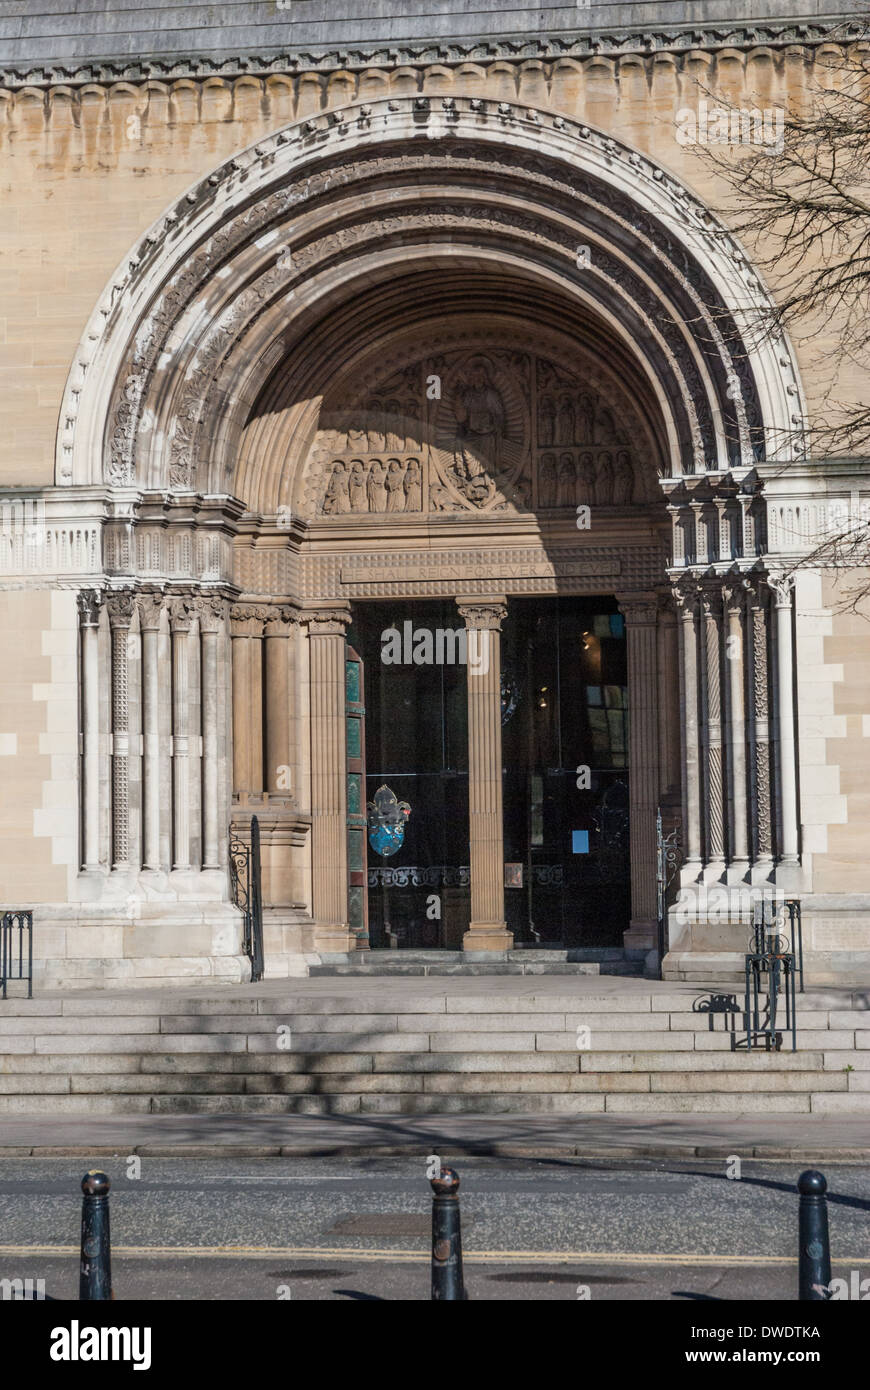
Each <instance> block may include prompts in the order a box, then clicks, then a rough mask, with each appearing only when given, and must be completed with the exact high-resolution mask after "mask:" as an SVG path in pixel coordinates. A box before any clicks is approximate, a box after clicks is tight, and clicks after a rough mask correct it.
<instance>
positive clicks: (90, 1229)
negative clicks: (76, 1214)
mask: <svg viewBox="0 0 870 1390" xmlns="http://www.w3.org/2000/svg"><path fill="white" fill-rule="evenodd" d="M110 1187H111V1183H110V1182H109V1179H108V1178H107V1176H106V1174H105V1173H100V1172H97V1170H96V1169H93V1170H92V1171H91V1172H90V1173H85V1175H84V1177H83V1178H82V1192H83V1193H84V1197H83V1198H82V1256H81V1265H80V1267H79V1300H80V1301H81V1302H82V1303H86V1302H92V1301H94V1300H97V1299H110V1298H113V1297H114V1295H113V1293H112V1251H111V1243H110V1240H109V1188H110Z"/></svg>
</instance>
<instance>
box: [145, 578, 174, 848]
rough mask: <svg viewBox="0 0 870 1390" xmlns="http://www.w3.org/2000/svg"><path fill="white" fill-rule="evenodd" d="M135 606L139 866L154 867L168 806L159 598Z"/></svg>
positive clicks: (146, 598)
mask: <svg viewBox="0 0 870 1390" xmlns="http://www.w3.org/2000/svg"><path fill="white" fill-rule="evenodd" d="M138 607H139V629H140V632H141V634H142V803H143V804H142V831H143V834H142V867H143V869H152V870H157V869H160V868H161V867H162V866H163V865H164V863H166V861H165V860H164V858H163V855H162V853H161V850H162V844H161V841H162V838H163V836H162V831H161V820H162V818H163V816H164V814H165V812H166V810H167V809H168V808H167V807H164V806H163V804H162V803H163V798H162V795H161V790H162V788H161V782H162V777H161V762H162V758H163V748H162V747H161V743H162V738H161V733H162V731H161V700H160V694H161V684H162V682H161V679H160V676H161V663H160V650H159V635H160V620H161V616H162V613H163V598H162V596H161V595H157V594H146V595H145V596H144V597H142V598H140V599H139V600H138ZM167 858H168V856H167ZM166 867H167V868H168V863H166Z"/></svg>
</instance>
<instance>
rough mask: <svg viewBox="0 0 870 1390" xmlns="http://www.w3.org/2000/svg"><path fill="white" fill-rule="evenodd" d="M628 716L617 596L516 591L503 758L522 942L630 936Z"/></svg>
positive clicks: (571, 942) (506, 633) (505, 646)
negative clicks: (529, 595)
mask: <svg viewBox="0 0 870 1390" xmlns="http://www.w3.org/2000/svg"><path fill="white" fill-rule="evenodd" d="M628 717H629V712H628V677H627V668H626V642H625V624H624V621H623V618H622V616H621V615H620V614H619V612H618V611H617V605H616V601H615V600H614V599H606V598H603V599H587V598H573V597H571V598H569V597H565V598H551V599H550V598H548V599H540V598H534V599H515V598H511V599H510V600H509V603H508V616H507V619H506V620H505V622H504V623H503V636H502V762H503V765H504V769H505V771H504V837H505V844H504V857H505V915H506V918H507V925H508V928H509V930H510V931H512V932H513V933H514V942H515V944H517V945H520V944H523V943H525V944H528V945H539V946H546V945H553V946H565V947H571V946H621V945H622V933H623V931H624V930H625V929H626V928H627V927H628V925H629V919H630V877H629V857H628V851H629V845H628Z"/></svg>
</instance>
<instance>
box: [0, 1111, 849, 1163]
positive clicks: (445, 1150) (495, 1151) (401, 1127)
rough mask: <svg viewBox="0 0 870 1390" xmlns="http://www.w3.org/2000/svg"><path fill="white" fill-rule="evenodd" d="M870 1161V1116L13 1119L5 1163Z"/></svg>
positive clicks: (3, 1148)
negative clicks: (133, 1158) (124, 1159)
mask: <svg viewBox="0 0 870 1390" xmlns="http://www.w3.org/2000/svg"><path fill="white" fill-rule="evenodd" d="M436 1151H437V1152H438V1153H440V1154H441V1155H442V1157H447V1158H456V1157H460V1156H464V1155H479V1156H484V1155H488V1156H492V1157H505V1158H510V1157H529V1158H534V1157H537V1158H546V1157H551V1156H552V1157H560V1156H563V1157H577V1158H625V1159H628V1158H724V1157H727V1156H728V1155H730V1154H735V1155H737V1156H738V1157H741V1158H763V1159H768V1160H774V1159H776V1160H780V1159H781V1160H794V1161H795V1162H799V1163H802V1164H803V1165H804V1166H806V1165H807V1164H810V1163H824V1162H831V1161H834V1160H837V1161H844V1162H850V1161H851V1162H859V1161H860V1162H866V1161H867V1160H868V1159H870V1117H868V1116H866V1115H857V1116H851V1115H849V1116H846V1115H758V1114H741V1113H740V1112H739V1111H735V1112H734V1113H733V1114H722V1113H717V1114H715V1115H704V1114H697V1113H696V1114H655V1115H613V1114H612V1115H604V1114H593V1115H534V1114H528V1115H449V1116H438V1115H420V1116H406V1115H395V1116H393V1115H383V1116H378V1115H119V1116H110V1115H109V1116H104V1115H101V1116H99V1117H95V1118H93V1119H90V1118H88V1117H87V1116H57V1117H53V1116H50V1115H38V1116H33V1117H30V1116H27V1115H8V1116H4V1117H3V1118H2V1120H0V1158H15V1157H51V1156H54V1155H57V1156H60V1155H70V1156H81V1157H90V1158H100V1157H107V1156H111V1155H128V1154H130V1155H136V1154H138V1155H141V1156H143V1157H145V1156H148V1157H154V1158H156V1157H167V1158H172V1157H175V1158H183V1157H191V1158H196V1157H198V1158H208V1157H214V1158H231V1157H235V1158H274V1157H282V1156H283V1157H296V1158H304V1157H311V1158H323V1157H340V1156H354V1157H357V1158H362V1157H365V1156H367V1155H379V1156H389V1155H393V1156H403V1155H408V1156H412V1155H413V1156H419V1155H420V1154H429V1153H433V1152H436Z"/></svg>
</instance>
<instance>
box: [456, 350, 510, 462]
mask: <svg viewBox="0 0 870 1390" xmlns="http://www.w3.org/2000/svg"><path fill="white" fill-rule="evenodd" d="M453 410H454V415H455V417H456V443H455V446H454V459H455V463H456V468H457V471H458V472H459V474H460V476H462V477H465V478H466V479H468V480H469V481H471V480H472V479H474V478H479V477H480V475H481V473H484V472H485V471H486V466H487V464H489V466H490V467H491V468H494V469H496V468H498V465H499V461H500V458H501V444H502V439H503V437H504V432H505V409H504V402H503V401H502V398H501V395H500V394H499V392H498V391H497V390H496V388H495V387H494V386H493V384H492V379H491V377H490V374H489V364H488V363H487V361H486V358H484V357H476V358H474V359H473V360H472V361H471V362H470V363H469V369H468V375H467V377H466V378H465V379H464V380H463V381H461V382H460V383H459V386H458V388H457V392H456V399H455V404H454V407H453Z"/></svg>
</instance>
